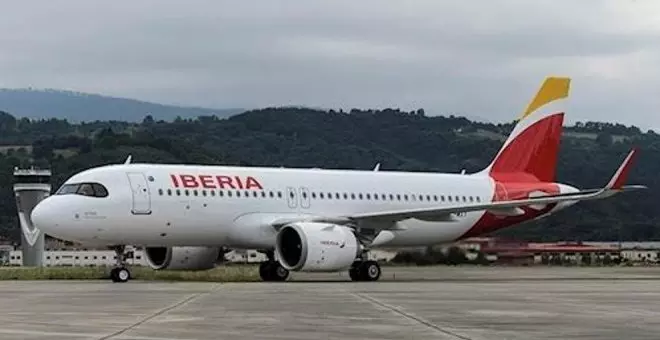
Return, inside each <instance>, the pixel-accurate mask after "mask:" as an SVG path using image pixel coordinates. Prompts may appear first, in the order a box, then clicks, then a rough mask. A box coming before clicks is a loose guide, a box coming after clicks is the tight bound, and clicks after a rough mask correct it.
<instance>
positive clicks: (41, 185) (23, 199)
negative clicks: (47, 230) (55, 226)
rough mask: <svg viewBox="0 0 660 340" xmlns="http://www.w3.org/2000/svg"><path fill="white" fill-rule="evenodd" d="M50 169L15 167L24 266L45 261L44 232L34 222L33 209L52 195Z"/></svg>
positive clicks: (35, 265) (37, 265) (38, 264)
mask: <svg viewBox="0 0 660 340" xmlns="http://www.w3.org/2000/svg"><path fill="white" fill-rule="evenodd" d="M50 176H51V172H50V170H42V169H35V168H34V167H32V168H29V169H19V168H14V196H15V197H16V207H17V209H18V221H19V223H20V225H21V249H22V251H23V256H22V257H23V266H30V267H41V266H43V262H44V240H45V238H44V234H43V233H42V232H41V231H40V230H39V229H37V228H35V227H34V225H33V224H32V218H31V216H30V215H31V214H32V209H34V207H36V206H37V203H39V202H41V200H43V199H44V198H46V197H48V195H50V190H51V185H50Z"/></svg>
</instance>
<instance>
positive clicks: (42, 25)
mask: <svg viewBox="0 0 660 340" xmlns="http://www.w3.org/2000/svg"><path fill="white" fill-rule="evenodd" d="M0 4H1V6H2V7H1V8H2V11H0V46H1V48H2V51H1V52H2V53H0V86H1V87H36V88H62V89H70V90H77V91H84V92H93V93H101V94H108V95H114V96H124V97H131V98H137V99H143V100H149V101H156V102H162V103H174V104H185V105H195V106H207V107H242V108H254V107H263V106H266V105H306V106H314V107H325V108H345V109H350V108H352V107H360V108H383V107H400V108H402V109H406V110H410V109H416V108H419V107H422V108H425V109H426V112H427V114H430V115H434V114H449V113H455V114H459V115H467V116H471V117H480V118H482V119H487V120H491V121H510V120H512V119H514V118H516V117H517V116H518V114H519V112H520V111H521V110H522V109H523V107H524V106H525V105H526V103H527V102H528V101H529V99H530V96H532V95H533V93H534V92H535V91H536V89H537V87H538V86H539V84H540V82H541V81H542V79H543V77H545V76H546V75H550V74H556V75H569V76H571V77H572V78H573V83H572V90H573V91H572V95H571V97H572V100H571V103H570V106H569V111H568V113H567V119H568V120H569V121H570V122H572V121H574V120H587V119H589V120H604V121H614V120H618V121H621V122H624V123H627V124H636V125H639V126H641V127H644V128H654V129H657V130H660V115H659V114H657V112H658V107H659V106H660V91H659V89H660V86H659V85H660V1H658V0H611V1H609V0H579V1H576V0H470V1H468V0H447V1H445V0H428V1H422V0H405V1H404V0H373V1H372V0H359V1H356V0H323V1H320V0H288V1H275V0H261V1H248V0H235V1H220V0H208V1H202V0H185V1H184V0H178V1H173V0H172V1H170V0H149V1H147V0H132V1H128V0H126V1H107V0H106V1H95V0H62V1H44V0H38V1H37V0H21V1H18V0H15V1H5V0H0Z"/></svg>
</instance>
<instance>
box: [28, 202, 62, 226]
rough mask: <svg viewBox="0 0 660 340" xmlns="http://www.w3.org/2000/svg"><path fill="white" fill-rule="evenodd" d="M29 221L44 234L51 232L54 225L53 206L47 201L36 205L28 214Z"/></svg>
mask: <svg viewBox="0 0 660 340" xmlns="http://www.w3.org/2000/svg"><path fill="white" fill-rule="evenodd" d="M30 219H31V220H32V225H33V226H34V227H35V228H37V229H40V230H42V231H44V232H47V233H50V232H52V229H53V227H55V226H56V224H55V210H54V209H53V205H52V204H51V202H50V201H49V200H48V199H45V200H43V201H41V202H39V203H38V204H37V206H36V207H34V209H32V213H31V214H30Z"/></svg>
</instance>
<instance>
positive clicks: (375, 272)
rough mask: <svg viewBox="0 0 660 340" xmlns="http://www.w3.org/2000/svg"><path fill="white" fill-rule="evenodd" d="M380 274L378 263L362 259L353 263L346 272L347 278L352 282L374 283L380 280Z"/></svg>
mask: <svg viewBox="0 0 660 340" xmlns="http://www.w3.org/2000/svg"><path fill="white" fill-rule="evenodd" d="M380 273H381V271H380V265H378V262H376V261H371V260H368V261H364V260H362V259H359V260H357V261H355V262H353V265H351V269H349V270H348V276H350V277H351V280H353V281H376V280H378V279H379V278H380Z"/></svg>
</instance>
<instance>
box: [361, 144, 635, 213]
mask: <svg viewBox="0 0 660 340" xmlns="http://www.w3.org/2000/svg"><path fill="white" fill-rule="evenodd" d="M636 154H637V150H636V149H633V150H631V151H630V153H628V156H627V157H626V158H625V159H624V161H623V162H622V163H621V165H620V166H619V168H618V169H617V171H616V172H615V173H614V175H613V176H612V178H611V179H610V181H609V182H608V183H607V185H605V187H603V188H600V189H587V190H581V191H577V192H572V193H564V194H557V195H549V196H541V197H531V198H525V199H517V200H508V201H499V202H490V203H477V204H474V203H470V204H458V203H457V204H454V205H451V206H444V207H430V208H418V209H405V210H396V211H381V212H373V213H364V214H357V215H352V216H350V217H348V218H349V219H351V220H354V221H365V220H376V221H400V220H404V219H409V218H418V219H429V218H430V219H436V220H437V219H439V218H442V217H443V216H449V215H451V214H458V213H464V212H470V211H479V210H492V211H500V212H501V211H506V210H507V209H516V208H519V207H522V206H529V205H541V204H552V203H561V202H575V201H586V200H595V199H602V198H606V197H610V196H612V195H615V194H617V193H619V192H623V191H633V190H639V189H646V186H643V185H624V184H623V183H625V181H626V177H627V176H628V172H629V171H630V166H631V164H632V162H633V159H634V158H635V156H636Z"/></svg>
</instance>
